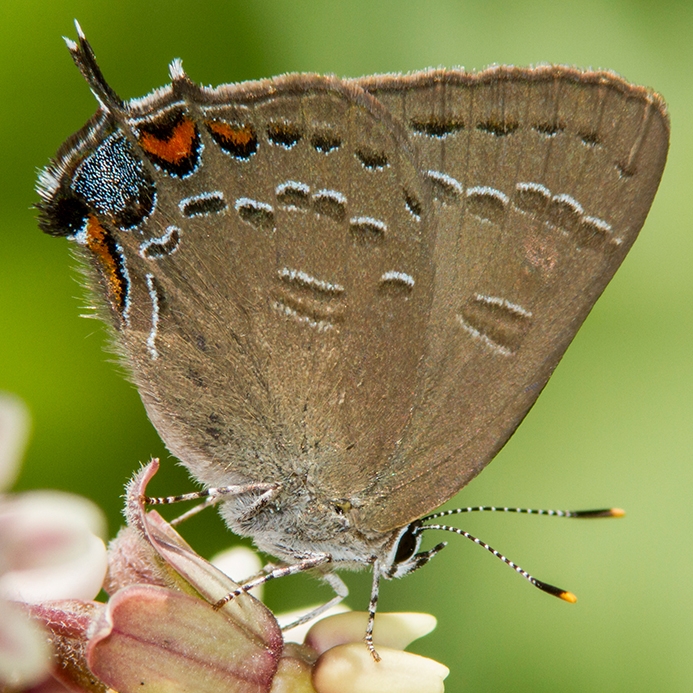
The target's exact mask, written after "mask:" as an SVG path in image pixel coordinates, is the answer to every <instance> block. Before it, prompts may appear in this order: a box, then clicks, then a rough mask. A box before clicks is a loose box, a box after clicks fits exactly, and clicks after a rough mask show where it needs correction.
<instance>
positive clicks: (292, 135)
mask: <svg viewBox="0 0 693 693" xmlns="http://www.w3.org/2000/svg"><path fill="white" fill-rule="evenodd" d="M267 137H268V139H269V141H270V142H271V143H272V144H276V145H278V146H280V147H283V148H284V149H291V148H292V147H294V146H295V145H296V144H297V143H298V142H299V141H300V140H301V138H302V137H303V132H302V131H301V128H299V126H298V125H295V124H294V123H285V122H276V123H270V124H269V125H268V126H267Z"/></svg>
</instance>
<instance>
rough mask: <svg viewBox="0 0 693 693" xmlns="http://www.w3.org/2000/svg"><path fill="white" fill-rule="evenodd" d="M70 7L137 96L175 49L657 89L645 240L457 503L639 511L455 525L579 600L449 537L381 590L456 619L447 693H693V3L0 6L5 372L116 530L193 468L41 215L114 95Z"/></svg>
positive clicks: (52, 455)
mask: <svg viewBox="0 0 693 693" xmlns="http://www.w3.org/2000/svg"><path fill="white" fill-rule="evenodd" d="M73 17H77V18H79V20H80V22H81V23H82V26H83V27H84V29H85V31H86V33H87V36H88V37H89V38H90V40H91V42H92V44H93V46H94V48H95V50H96V53H97V55H98V57H99V61H100V64H101V67H102V69H103V72H104V74H105V75H106V77H107V79H108V80H109V82H110V83H111V84H112V85H113V87H114V88H115V89H116V91H117V92H118V93H119V94H120V95H121V96H123V97H126V98H130V97H137V96H141V95H143V94H145V93H147V92H149V91H150V90H152V89H153V88H155V87H158V86H160V85H162V84H163V83H165V82H166V81H168V77H167V65H168V63H169V61H170V60H171V59H172V58H174V57H181V58H183V59H184V64H185V67H186V71H187V72H188V74H189V75H190V76H191V77H192V78H193V79H194V80H196V81H198V82H202V83H204V84H218V83H221V82H230V81H237V80H244V79H251V78H259V77H264V76H269V75H273V74H277V73H281V72H287V71H317V72H334V73H336V74H338V75H347V76H357V75H361V74H368V73H374V72H385V71H406V70H414V69H420V68H424V67H428V66H438V65H443V66H454V65H464V66H465V67H467V68H481V67H483V66H485V65H487V64H489V63H494V62H497V63H514V64H519V65H526V64H530V63H537V62H556V63H567V64H575V65H579V66H582V67H589V66H591V67H595V68H597V67H603V68H611V69H613V70H616V71H617V72H619V73H621V74H622V75H624V76H625V77H627V78H628V79H629V80H631V81H634V82H637V83H640V84H645V85H648V86H652V87H653V88H655V89H657V90H658V91H660V92H661V93H662V94H663V95H664V97H665V98H666V99H667V100H668V103H669V106H670V114H671V121H672V139H671V149H670V154H669V163H668V166H667V169H666V171H665V173H664V179H663V181H662V185H661V188H660V191H659V193H658V195H657V198H656V200H655V203H654V206H653V208H652V211H651V213H650V216H649V218H648V220H647V223H646V225H645V227H644V229H643V231H642V235H641V238H640V239H639V240H638V242H637V243H636V245H635V247H634V248H633V250H632V252H631V253H630V255H629V257H628V258H627V260H626V262H625V263H624V265H623V267H622V269H621V270H620V271H619V272H618V274H617V275H616V278H615V279H614V281H613V282H612V283H611V285H610V286H609V287H608V289H607V291H606V293H605V294H604V296H603V298H602V299H601V300H600V301H599V303H598V304H597V306H596V308H595V310H594V311H593V313H592V315H591V316H590V318H589V319H588V321H587V322H586V324H585V326H584V327H583V329H582V330H581V331H580V333H579V335H578V337H577V338H576V340H575V342H574V343H573V345H572V346H571V348H570V349H569V351H568V353H567V355H566V357H565V358H564V360H563V361H562V363H561V365H560V367H559V368H558V370H557V371H556V373H555V375H554V377H553V378H552V380H551V382H550V383H549V386H548V387H547V389H546V391H545V392H544V394H543V395H542V396H541V398H540V400H539V402H538V404H537V405H536V407H535V408H534V410H533V411H532V413H531V415H530V416H529V417H528V419H527V420H526V422H525V423H524V424H523V425H522V426H521V428H520V429H519V431H518V432H517V434H516V435H515V436H514V438H513V439H512V440H511V442H510V443H509V444H508V445H507V446H506V448H505V449H504V450H503V451H502V453H501V454H500V455H499V456H498V458H497V459H496V460H495V461H494V463H493V464H492V465H491V466H490V467H489V468H488V469H487V470H486V471H484V473H483V474H482V475H481V476H480V477H479V478H478V479H477V480H475V481H474V482H473V483H472V484H471V485H470V486H469V487H468V488H466V489H464V490H463V491H462V493H461V494H460V495H459V496H458V498H457V499H455V500H454V501H453V502H451V503H450V504H449V505H451V506H453V505H456V504H463V505H476V504H487V503H488V504H491V503H492V504H497V505H504V504H508V505H524V506H538V507H559V508H580V507H586V508H589V507H599V506H608V505H618V506H623V507H624V508H626V509H627V511H628V516H627V517H626V518H625V519H624V520H619V521H593V522H579V521H566V520H559V519H556V520H553V519H549V518H534V517H529V518H528V517H512V516H506V517H502V516H499V517H496V516H478V517H463V518H461V519H460V521H459V522H458V523H457V524H459V525H461V526H463V527H464V528H465V529H467V530H469V531H471V532H473V533H475V534H478V535H480V536H481V537H482V538H483V539H484V540H486V541H488V542H489V543H491V544H492V545H493V546H495V547H496V548H498V549H499V550H501V551H503V552H504V553H506V554H507V555H509V556H510V557H511V558H512V559H513V560H515V561H517V562H519V563H520V564H521V565H522V566H523V567H525V568H526V569H528V570H529V571H530V572H532V573H534V574H535V575H536V576H537V577H539V578H541V579H543V580H546V581H549V582H553V583H555V584H558V585H560V586H561V587H564V588H566V589H570V590H572V591H574V592H575V593H576V594H577V595H578V596H579V598H580V601H579V603H578V604H577V605H575V606H569V605H567V604H565V603H563V602H560V601H559V600H557V599H553V598H551V597H549V596H546V595H544V594H541V593H540V592H539V591H538V590H535V589H532V588H531V587H530V586H528V585H527V584H526V583H525V581H523V580H521V579H520V578H518V576H517V575H515V574H514V573H512V571H510V570H508V569H507V568H505V567H503V566H502V565H501V564H500V563H499V562H498V561H497V560H495V559H493V558H492V557H491V556H489V555H487V554H486V553H485V552H483V551H481V550H480V549H479V548H477V547H474V546H472V545H471V544H470V543H469V542H467V541H464V540H462V539H460V540H459V541H456V539H455V537H451V538H450V542H451V544H452V545H451V546H449V547H448V549H447V550H446V551H444V552H443V553H442V554H441V555H440V556H438V557H437V558H436V559H435V560H434V561H433V562H432V564H430V565H429V566H427V567H426V568H424V569H423V570H421V571H420V572H418V573H416V574H414V575H412V576H410V577H408V578H407V579H405V580H402V581H398V582H396V583H387V584H385V585H384V586H383V588H382V590H381V599H382V602H381V608H382V609H385V610H400V611H401V610H411V611H428V612H431V613H433V614H435V615H436V616H437V617H438V619H439V625H438V629H437V630H436V631H435V633H434V634H432V635H431V636H429V637H427V638H425V639H424V640H422V641H420V642H418V643H416V644H415V645H414V646H413V648H412V649H415V650H416V651H418V652H420V653H422V654H425V655H428V656H431V657H434V658H436V659H438V660H440V661H442V662H444V663H445V664H447V665H448V666H449V667H450V668H451V670H452V673H451V674H450V677H449V679H448V681H447V690H448V691H479V692H481V691H532V692H534V693H539V692H543V691H547V692H548V691H559V690H560V691H563V692H573V691H574V692H580V693H584V692H585V691H600V692H602V693H605V692H607V691H628V692H629V693H635V692H638V691H643V692H645V691H647V692H650V691H653V690H657V691H666V692H679V691H681V692H683V691H691V690H693V654H692V652H693V548H692V543H693V542H692V541H691V539H692V538H693V532H692V530H693V519H692V513H691V507H690V499H691V489H692V488H693V485H692V482H693V465H691V457H692V454H693V453H692V450H693V440H692V436H691V429H692V426H691V414H692V413H693V407H692V406H691V393H692V392H693V379H692V375H693V373H692V370H693V369H692V364H693V360H692V359H691V341H692V340H693V329H692V324H693V321H692V319H691V318H692V317H693V315H692V313H693V311H692V307H693V281H692V277H693V272H692V268H693V265H692V262H691V260H692V259H693V258H692V257H691V254H692V250H693V233H692V232H691V231H692V229H691V226H692V221H693V203H692V201H693V185H692V184H693V126H692V125H691V123H693V69H692V66H693V4H692V3H691V2H690V0H680V1H678V2H677V1H676V0H670V1H661V0H660V1H658V2H648V1H646V0H621V1H614V0H602V1H599V0H592V1H586V2H583V1H579V2H578V1H576V2H570V3H559V2H556V1H555V0H548V1H546V2H540V1H538V0H528V1H526V2H502V1H500V0H497V1H490V2H489V1H488V0H483V1H482V0H477V1H474V2H473V1H469V2H456V1H454V0H447V1H445V0H429V1H428V2H424V1H422V0H419V1H418V2H410V1H407V0H404V1H402V0H399V1H395V0H386V1H381V2H373V1H372V0H370V1H362V0H351V1H350V2H303V1H300V0H295V1H294V2H285V1H282V0H260V1H255V2H249V1H248V2H192V1H191V0H165V1H162V0H148V1H146V2H143V1H142V0H137V1H134V0H118V2H103V1H92V2H86V1H84V2H77V1H71V0H62V1H61V2H56V3H49V2H45V1H44V2H36V1H33V2H32V1H30V0H21V2H20V1H19V0H10V1H8V0H5V1H4V2H2V4H0V35H1V37H2V40H1V41H0V64H1V65H2V69H1V71H0V79H1V80H2V83H1V88H2V92H1V93H2V108H1V109H0V119H1V120H0V122H1V125H0V132H2V133H4V134H3V136H2V152H3V160H2V166H1V167H0V176H1V177H2V181H1V183H0V195H1V196H2V197H1V199H0V389H6V390H10V391H13V392H16V393H18V394H19V395H21V396H22V397H23V398H24V399H25V400H26V402H27V403H28V404H29V406H30V408H31V411H32V414H33V418H34V428H33V434H32V439H31V443H30V447H29V450H28V453H27V458H26V464H25V467H24V468H23V471H22V475H21V477H20V479H19V482H18V484H17V486H16V488H18V489H26V488H35V487H46V488H61V489H68V490H71V491H74V492H76V493H80V494H84V495H86V496H88V497H90V498H92V499H94V500H95V501H96V502H97V503H98V504H99V505H100V506H101V507H103V508H104V509H105V510H106V512H107V513H108V517H109V521H110V524H111V531H112V532H115V530H116V529H117V527H118V525H119V524H120V507H121V503H122V499H121V494H122V487H123V483H124V482H125V480H126V479H127V478H128V477H129V475H130V474H131V472H132V471H133V470H134V469H135V468H137V467H138V465H139V463H140V461H145V460H147V459H148V458H149V457H150V456H152V455H158V456H161V457H162V459H163V461H164V467H165V469H164V471H163V472H162V473H161V474H160V475H159V478H158V479H157V485H156V489H155V492H156V493H162V494H163V493H167V494H168V493H178V492H182V491H185V490H189V489H191V487H192V485H191V484H190V482H189V481H188V480H187V478H186V475H185V474H184V473H183V471H182V470H180V469H179V468H175V465H174V462H173V460H172V459H171V458H170V457H168V456H167V454H166V452H165V450H164V448H163V446H162V444H161V443H160V441H159V439H158V436H157V434H156V432H155V431H154V430H153V428H152V427H151V425H150V424H149V422H148V420H147V418H146V416H145V413H144V410H143V408H142V405H141V403H140V401H139V397H138V395H137V392H136V391H135V390H134V389H133V388H132V387H131V386H130V385H129V384H128V383H127V382H126V381H125V379H124V378H123V377H122V374H121V373H120V372H119V368H118V367H116V366H114V365H113V364H112V363H111V361H112V359H111V357H109V356H108V355H107V354H105V353H104V350H103V349H104V333H103V329H102V328H101V327H100V325H99V324H98V323H96V322H95V321H93V320H81V319H79V318H78V315H79V314H80V312H82V306H83V305H84V299H83V294H82V291H81V289H80V287H79V284H78V281H77V272H76V270H75V267H74V263H73V262H72V261H71V258H70V256H69V252H68V244H67V243H66V242H65V241H64V240H56V239H53V238H49V237H48V236H45V235H43V234H42V233H40V232H39V231H38V229H37V227H36V224H35V221H34V216H35V215H34V212H33V211H32V209H31V205H32V203H34V202H35V201H36V199H37V197H36V195H35V193H34V191H33V186H34V180H35V172H36V169H37V167H42V166H43V165H45V164H46V163H47V162H48V159H49V157H50V156H52V155H53V154H54V152H55V151H56V150H57V148H58V146H59V145H60V143H61V142H62V141H63V140H64V139H65V138H66V137H67V136H68V135H69V134H71V133H72V132H73V131H75V130H77V129H78V128H79V127H80V126H81V125H82V124H83V123H84V122H85V121H86V119H87V118H88V117H89V116H90V115H91V114H92V113H93V111H94V110H95V102H94V99H93V97H92V95H91V94H90V92H89V90H88V89H87V87H86V85H85V84H84V81H83V80H82V78H81V76H80V75H79V73H78V71H77V70H76V69H75V67H74V65H73V64H72V61H71V60H70V57H69V55H68V53H67V50H66V49H65V46H64V45H63V42H62V40H61V38H60V37H61V35H67V36H70V37H73V38H74V37H75V30H74V28H73V26H72V19H73ZM184 533H185V534H186V536H187V537H188V538H189V539H190V540H191V541H192V542H193V544H194V545H195V546H196V547H197V548H198V549H199V550H200V552H201V553H203V554H205V555H211V554H212V553H214V552H215V551H217V550H219V549H221V548H223V547H225V546H226V545H228V544H229V543H230V542H232V541H234V539H233V537H231V536H230V535H229V534H228V533H227V532H225V531H224V529H223V527H222V525H221V523H220V521H219V520H218V519H217V518H216V517H215V516H214V514H213V513H210V514H209V516H208V517H206V518H205V517H199V518H196V519H195V520H194V521H192V522H190V524H189V526H188V527H186V528H185V532H184ZM346 577H347V581H348V583H349V585H350V586H351V588H352V596H351V597H350V598H349V600H348V603H349V605H350V606H352V608H356V609H364V608H365V607H366V605H367V595H368V589H369V583H370V578H369V577H368V576H366V575H353V576H352V575H347V576H346ZM315 589H316V585H315V583H314V582H313V581H311V580H310V579H309V578H306V577H305V576H302V577H301V576H299V577H296V578H290V579H287V580H285V581H278V582H277V583H273V584H271V585H269V589H268V594H267V601H268V603H269V604H270V606H271V607H273V608H274V609H280V610H282V609H286V608H290V607H291V608H294V607H298V606H301V605H304V604H307V603H312V602H314V601H315V598H316V597H315ZM319 589H321V588H318V590H319ZM325 594H326V595H327V592H325Z"/></svg>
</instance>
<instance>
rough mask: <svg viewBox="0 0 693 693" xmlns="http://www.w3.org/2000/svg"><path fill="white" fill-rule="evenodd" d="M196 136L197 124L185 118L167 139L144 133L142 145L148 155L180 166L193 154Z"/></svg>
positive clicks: (141, 137) (141, 138)
mask: <svg viewBox="0 0 693 693" xmlns="http://www.w3.org/2000/svg"><path fill="white" fill-rule="evenodd" d="M196 135H197V133H196V132H195V123H193V121H192V120H189V119H188V118H184V119H183V120H182V121H181V122H180V123H178V125H176V127H175V128H173V131H172V132H171V135H170V136H169V137H168V138H166V139H160V138H159V137H156V136H155V135H152V134H151V133H149V132H143V133H142V134H141V136H140V145H141V146H142V148H143V149H144V150H145V151H146V152H147V153H148V154H151V155H152V156H156V157H159V158H160V159H163V160H164V161H168V162H169V163H170V164H178V163H180V162H181V161H183V160H184V159H185V158H187V157H189V156H190V155H191V154H192V152H193V146H194V144H195V140H196Z"/></svg>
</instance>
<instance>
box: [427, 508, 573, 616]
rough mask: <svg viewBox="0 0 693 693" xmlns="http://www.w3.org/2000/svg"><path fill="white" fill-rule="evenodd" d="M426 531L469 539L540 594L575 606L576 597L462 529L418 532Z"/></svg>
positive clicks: (445, 526)
mask: <svg viewBox="0 0 693 693" xmlns="http://www.w3.org/2000/svg"><path fill="white" fill-rule="evenodd" d="M443 512H446V511H443ZM462 512H464V510H462ZM448 514H450V515H452V514H454V512H452V511H451V512H449V513H448ZM436 515H438V513H436ZM426 519H427V518H426ZM428 529H442V530H443V531H445V532H453V533H454V534H459V535H460V536H462V537H465V538H466V539H469V540H470V541H473V542H474V543H475V544H478V545H479V546H481V547H482V548H484V549H486V550H487V551H488V552H489V553H492V554H493V555H494V556H495V557H496V558H498V559H500V560H501V561H503V563H505V565H508V566H510V567H511V568H512V569H513V570H514V571H515V572H516V573H518V574H519V575H521V576H522V577H523V578H524V579H525V580H528V581H529V582H531V583H532V584H533V585H534V586H535V587H537V588H538V589H540V590H541V591H542V592H547V593H548V594H552V595H553V596H554V597H558V598H559V599H562V600H563V601H565V602H570V603H571V604H575V602H576V601H577V597H576V596H575V595H574V594H573V593H572V592H568V591H567V590H564V589H561V588H560V587H556V586H555V585H549V584H548V583H547V582H542V581H541V580H537V579H536V578H535V577H533V576H532V575H530V574H529V573H528V572H527V571H526V570H524V569H523V568H521V567H520V566H519V565H517V563H513V562H512V561H511V560H510V559H509V558H506V557H505V556H504V555H503V554H502V553H500V551H496V549H494V548H493V547H492V546H489V544H486V543H485V542H483V541H481V539H478V538H477V537H475V536H473V535H472V534H470V533H469V532H465V531H464V530H463V529H459V528H458V527H450V526H449V525H423V526H422V527H420V528H419V532H423V531H424V530H428Z"/></svg>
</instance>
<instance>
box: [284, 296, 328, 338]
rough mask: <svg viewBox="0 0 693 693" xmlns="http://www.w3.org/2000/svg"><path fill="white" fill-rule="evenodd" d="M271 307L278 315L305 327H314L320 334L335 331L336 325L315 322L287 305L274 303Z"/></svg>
mask: <svg viewBox="0 0 693 693" xmlns="http://www.w3.org/2000/svg"><path fill="white" fill-rule="evenodd" d="M271 305H272V308H273V309H274V310H276V311H277V312H278V313H281V314H282V315H285V316H287V317H289V318H292V319H293V320H297V321H298V322H301V323H303V324H304V325H308V327H312V328H313V329H316V330H317V331H318V332H327V330H332V329H334V325H333V324H332V323H331V322H328V321H326V320H313V318H311V317H308V316H307V315H302V314H301V313H299V312H298V311H296V310H294V309H293V308H291V307H289V306H287V305H286V304H285V303H282V302H280V301H273V302H272V304H271Z"/></svg>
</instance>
